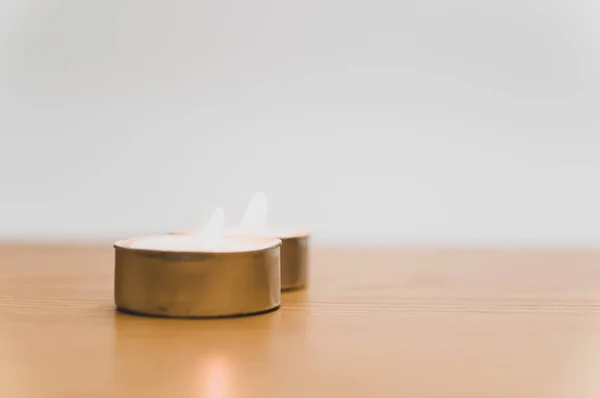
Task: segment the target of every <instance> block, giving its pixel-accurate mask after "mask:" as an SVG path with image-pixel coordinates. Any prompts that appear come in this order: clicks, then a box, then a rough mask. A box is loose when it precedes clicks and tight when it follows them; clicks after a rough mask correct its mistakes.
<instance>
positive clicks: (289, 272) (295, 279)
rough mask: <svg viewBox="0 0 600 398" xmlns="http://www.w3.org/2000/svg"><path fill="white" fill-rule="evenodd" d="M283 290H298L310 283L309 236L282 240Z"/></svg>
mask: <svg viewBox="0 0 600 398" xmlns="http://www.w3.org/2000/svg"><path fill="white" fill-rule="evenodd" d="M280 239H281V242H282V244H281V290H282V291H286V290H296V289H301V288H303V287H305V286H306V283H307V281H308V234H302V235H293V236H282V237H281V238H280Z"/></svg>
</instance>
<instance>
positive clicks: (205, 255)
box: [114, 211, 281, 317]
mask: <svg viewBox="0 0 600 398" xmlns="http://www.w3.org/2000/svg"><path fill="white" fill-rule="evenodd" d="M216 214H217V213H216ZM221 214H222V211H221ZM217 218H218V217H217ZM221 218H222V217H221ZM214 219H215V217H214V216H213V219H211V221H213V220H214ZM210 224H211V223H209V225H208V226H207V227H206V228H205V230H204V231H205V234H203V235H201V236H197V235H165V236H149V237H142V238H132V239H128V240H123V241H118V242H116V243H115V245H114V247H115V304H116V306H117V308H118V309H119V310H121V311H124V312H131V313H138V314H144V315H156V316H168V317H222V316H238V315H249V314H257V313H263V312H267V311H270V310H274V309H277V308H278V307H279V305H280V290H281V279H280V246H281V241H280V240H279V239H275V238H264V237H249V236H246V237H242V236H240V237H233V236H227V237H223V236H221V235H222V231H223V228H222V224H221V226H220V228H217V229H218V230H219V232H218V234H216V235H214V236H212V237H208V236H207V233H206V232H210V231H211V226H210ZM211 233H212V232H211Z"/></svg>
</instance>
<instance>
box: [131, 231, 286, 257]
mask: <svg viewBox="0 0 600 398" xmlns="http://www.w3.org/2000/svg"><path fill="white" fill-rule="evenodd" d="M276 244H277V241H276V240H274V239H244V238H235V237H224V238H221V239H218V240H215V241H206V240H204V239H202V238H201V237H200V236H197V235H164V236H150V237H146V238H139V239H132V240H131V241H129V242H128V244H126V247H129V248H132V249H142V250H160V251H173V252H210V253H217V252H219V253H233V252H247V251H254V250H263V249H267V248H269V247H273V246H275V245H276Z"/></svg>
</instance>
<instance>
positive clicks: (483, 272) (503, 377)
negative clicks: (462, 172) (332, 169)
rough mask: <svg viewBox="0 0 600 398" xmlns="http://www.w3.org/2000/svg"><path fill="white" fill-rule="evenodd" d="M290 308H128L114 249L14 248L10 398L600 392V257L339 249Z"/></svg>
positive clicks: (6, 376) (324, 259)
mask: <svg viewBox="0 0 600 398" xmlns="http://www.w3.org/2000/svg"><path fill="white" fill-rule="evenodd" d="M311 265H312V267H311V282H310V283H311V284H310V288H309V289H308V290H306V291H299V292H293V293H287V294H285V295H284V296H283V300H284V301H283V306H282V308H281V310H279V311H277V312H274V313H271V314H268V315H263V316H257V317H249V318H239V319H222V320H210V321H194V320H169V319H156V318H142V317H135V316H128V315H123V314H119V313H117V312H115V311H114V307H113V302H112V277H113V252H112V248H111V247H108V246H107V247H83V246H78V247H77V246H73V247H69V246H62V247H61V246H19V245H13V246H0V271H1V272H0V397H7V398H21V397H28V398H30V397H45V398H48V397H50V398H53V397H57V398H58V397H60V398H65V397H138V396H139V397H147V398H152V397H208V398H225V397H259V398H263V397H311V398H314V397H338V396H339V397H404V396H406V397H439V398H442V397H456V398H471V397H472V398H486V397H490V398H492V397H503V398H506V397H519V398H528V397H531V398H545V397H548V398H550V397H564V398H588V397H589V398H598V397H600V252H598V251H594V250H483V249H481V250H399V251H391V250H390V251H385V250H378V251H375V250H373V251H368V250H334V249H318V250H314V251H313V253H312V264H311Z"/></svg>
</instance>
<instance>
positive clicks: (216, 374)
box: [195, 357, 230, 398]
mask: <svg viewBox="0 0 600 398" xmlns="http://www.w3.org/2000/svg"><path fill="white" fill-rule="evenodd" d="M229 372H230V367H229V365H228V363H227V361H226V360H225V359H223V358H218V357H215V358H210V359H209V360H207V361H205V362H204V363H201V364H200V366H199V368H198V373H197V374H196V384H197V388H196V395H195V396H196V397H197V398H200V397H203V398H225V397H227V396H228V391H227V381H228V379H229Z"/></svg>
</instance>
